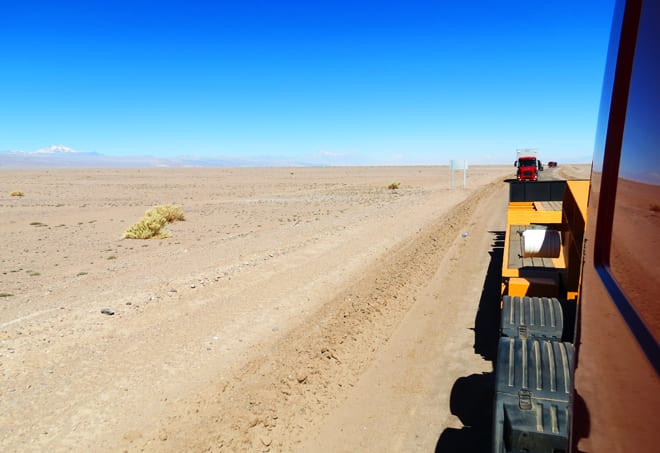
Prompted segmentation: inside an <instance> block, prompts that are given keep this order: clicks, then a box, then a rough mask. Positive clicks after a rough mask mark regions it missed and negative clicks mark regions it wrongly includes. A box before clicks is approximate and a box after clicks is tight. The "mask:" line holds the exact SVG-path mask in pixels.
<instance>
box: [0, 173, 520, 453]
mask: <svg viewBox="0 0 660 453" xmlns="http://www.w3.org/2000/svg"><path fill="white" fill-rule="evenodd" d="M510 173H511V171H510V169H509V168H494V167H482V168H479V167H475V168H473V169H471V170H470V178H469V184H468V189H466V190H463V189H456V190H450V189H449V187H448V182H449V176H448V171H447V170H446V169H442V168H438V167H388V168H342V169H241V170H235V169H231V170H230V169H221V170H217V169H216V170H202V169H177V170H174V169H172V170H167V169H158V170H94V171H82V170H80V171H79V170H61V171H54V170H51V171H23V172H21V171H11V172H5V174H3V179H2V187H0V189H1V192H0V193H2V194H3V195H2V199H0V208H1V209H2V211H3V219H2V220H1V223H0V232H1V233H2V238H1V239H0V241H1V243H0V246H1V247H2V249H3V250H5V251H6V252H5V253H3V256H2V258H0V264H1V265H2V275H1V276H0V277H1V280H0V292H1V293H3V294H4V297H2V298H0V340H1V341H2V344H1V348H0V378H1V379H2V385H1V388H0V449H2V450H3V451H26V450H33V451H89V450H95V451H142V450H145V451H429V450H432V449H434V448H435V447H436V445H437V444H438V445H440V446H442V442H443V440H442V436H443V435H444V433H449V432H452V431H450V430H452V429H455V430H459V431H460V428H461V427H462V426H463V424H464V422H465V420H462V419H459V418H457V417H456V416H455V415H453V414H452V408H451V407H450V406H451V403H452V402H451V401H450V395H452V391H453V389H455V386H456V382H459V381H460V378H461V377H465V376H470V375H476V376H479V375H480V374H481V373H483V372H488V371H490V369H491V364H490V362H489V361H487V360H485V359H484V358H483V357H482V356H486V358H488V353H487V352H485V351H484V350H481V349H480V342H482V341H483V338H481V339H480V338H475V332H474V331H473V330H471V329H473V328H474V327H475V318H477V322H478V321H479V316H478V315H479V313H478V308H479V306H480V304H481V306H482V308H483V307H487V305H484V294H483V289H484V282H485V279H486V277H487V270H488V267H489V264H491V263H492V261H493V260H492V257H493V246H494V244H496V242H497V240H498V236H497V232H498V231H501V230H502V229H503V226H504V215H505V204H506V185H505V184H503V183H502V181H503V179H505V178H506V177H510ZM393 181H400V182H401V188H400V189H398V190H388V189H387V186H388V184H389V183H391V182H393ZM18 189H20V190H22V191H24V192H25V196H24V197H21V198H20V199H19V198H14V197H9V196H8V195H6V194H8V193H9V192H10V191H11V190H18ZM162 203H174V204H177V205H180V206H182V207H183V209H184V212H185V213H186V217H187V219H186V221H184V222H179V223H175V224H172V225H171V226H170V230H171V233H172V236H171V237H170V238H168V239H164V240H160V241H157V240H150V241H129V240H120V239H119V237H120V235H121V232H122V231H123V230H124V229H125V228H127V227H128V226H129V225H130V224H131V223H132V222H134V221H135V220H137V218H138V217H139V216H140V215H142V213H143V212H144V211H145V210H146V209H148V208H149V207H151V206H153V205H155V204H162ZM103 308H109V309H111V310H112V311H113V312H114V313H115V314H114V315H112V316H110V315H105V314H102V313H101V310H102V309H103ZM482 314H483V313H482ZM485 324H487V323H485ZM482 333H483V331H482ZM486 336H487V335H486ZM475 348H476V352H475ZM454 409H455V408H454ZM454 413H455V411H454ZM445 437H446V436H445Z"/></svg>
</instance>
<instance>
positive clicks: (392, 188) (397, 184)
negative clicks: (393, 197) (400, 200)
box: [387, 182, 401, 190]
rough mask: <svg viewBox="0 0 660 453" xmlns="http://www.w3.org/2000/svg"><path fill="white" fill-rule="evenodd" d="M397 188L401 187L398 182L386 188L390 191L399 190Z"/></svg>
mask: <svg viewBox="0 0 660 453" xmlns="http://www.w3.org/2000/svg"><path fill="white" fill-rule="evenodd" d="M399 186H401V183H400V182H393V183H392V184H390V185H389V186H387V188H388V189H390V190H396V189H398V188H399Z"/></svg>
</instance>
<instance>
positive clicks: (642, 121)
mask: <svg viewBox="0 0 660 453" xmlns="http://www.w3.org/2000/svg"><path fill="white" fill-rule="evenodd" d="M644 8H645V9H654V10H655V11H653V12H651V13H650V14H649V13H647V12H645V14H643V15H642V22H641V23H640V28H639V36H638V41H637V42H638V46H637V48H636V51H635V63H634V66H633V72H632V79H631V86H630V92H629V98H628V111H627V117H626V124H625V129H624V135H623V146H622V148H621V161H620V165H619V180H618V184H617V193H616V195H617V196H616V204H615V209H614V223H613V229H612V248H611V251H610V266H611V271H612V275H613V277H614V279H615V280H616V282H617V284H618V285H619V286H620V288H621V289H622V290H623V292H624V293H625V295H626V298H627V299H628V300H629V301H630V302H631V303H632V304H633V306H634V308H635V310H636V311H637V312H638V314H639V315H640V316H641V318H642V320H643V321H644V323H645V324H646V325H647V326H648V327H649V329H650V330H651V332H652V333H653V335H654V336H655V337H656V339H657V338H660V80H657V79H655V77H656V76H657V74H660V41H659V39H660V37H659V36H658V31H657V23H654V21H657V20H658V18H659V17H660V14H659V13H660V11H659V10H658V8H660V7H659V6H658V2H645V4H644Z"/></svg>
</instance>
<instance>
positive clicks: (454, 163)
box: [449, 160, 468, 190]
mask: <svg viewBox="0 0 660 453" xmlns="http://www.w3.org/2000/svg"><path fill="white" fill-rule="evenodd" d="M467 169H468V163H467V160H451V161H450V162H449V173H450V175H451V189H452V190H454V172H455V171H456V170H463V188H464V189H465V188H466V187H467Z"/></svg>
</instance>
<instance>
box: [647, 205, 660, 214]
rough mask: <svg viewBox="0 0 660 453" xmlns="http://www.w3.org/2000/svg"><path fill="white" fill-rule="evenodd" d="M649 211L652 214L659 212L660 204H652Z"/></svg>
mask: <svg viewBox="0 0 660 453" xmlns="http://www.w3.org/2000/svg"><path fill="white" fill-rule="evenodd" d="M649 209H650V210H651V211H652V212H660V204H655V203H653V204H652V205H651V206H649Z"/></svg>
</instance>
